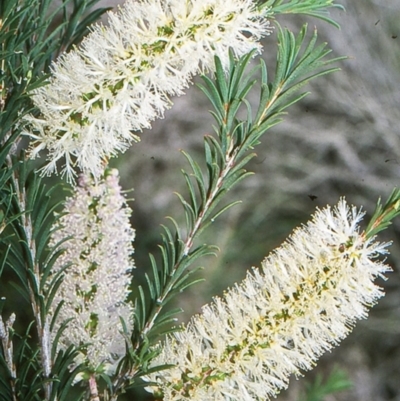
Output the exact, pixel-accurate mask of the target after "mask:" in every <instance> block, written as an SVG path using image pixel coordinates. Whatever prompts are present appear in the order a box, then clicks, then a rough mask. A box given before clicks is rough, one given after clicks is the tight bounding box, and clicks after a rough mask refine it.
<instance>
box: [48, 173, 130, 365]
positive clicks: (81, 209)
mask: <svg viewBox="0 0 400 401" xmlns="http://www.w3.org/2000/svg"><path fill="white" fill-rule="evenodd" d="M118 180H119V177H118V172H117V170H115V169H114V170H110V171H108V172H106V176H105V178H103V179H102V180H101V181H100V182H98V183H97V184H94V182H93V181H92V180H91V179H89V178H87V177H85V176H81V177H80V179H79V185H78V186H77V187H76V188H75V189H74V191H75V192H74V194H73V196H72V197H70V198H68V199H67V200H66V203H65V207H64V211H63V215H62V216H61V217H60V218H59V220H58V223H57V226H56V227H54V228H55V231H54V233H53V235H52V239H51V245H53V246H55V245H57V244H60V243H61V245H60V246H61V247H62V248H63V249H64V252H63V253H62V255H61V256H60V257H59V258H58V259H57V261H56V264H55V266H54V269H53V273H54V274H57V273H58V272H60V270H62V269H65V270H64V272H63V274H64V277H63V280H62V283H61V285H60V288H59V290H58V291H57V293H56V295H55V298H54V301H53V313H54V312H55V310H56V308H57V307H58V305H60V303H61V302H62V306H61V309H60V311H59V314H58V317H57V321H56V326H55V330H53V334H54V336H55V335H56V333H57V331H58V329H59V328H60V327H61V326H62V325H63V323H64V322H66V321H68V324H67V326H66V328H65V330H64V331H63V333H62V336H61V337H60V340H59V344H58V346H59V347H61V348H68V346H70V345H71V344H74V345H76V346H83V348H82V351H81V354H80V357H79V361H76V362H77V363H78V362H80V363H81V362H83V363H85V365H87V366H88V367H89V368H91V369H97V368H99V366H102V365H108V366H109V367H110V366H111V367H112V366H113V365H114V364H115V363H116V362H117V361H118V359H119V358H120V357H121V356H122V355H124V354H125V338H124V336H123V334H122V331H123V330H122V325H121V318H122V319H123V320H124V321H125V323H126V325H127V327H128V330H130V328H131V327H132V326H131V322H132V307H131V306H130V305H129V304H128V303H127V302H126V298H127V295H128V292H129V286H130V283H131V274H130V271H131V269H132V267H133V260H132V254H133V247H132V241H133V240H134V237H135V232H134V230H133V229H132V228H131V226H130V223H129V217H130V215H131V209H130V208H129V207H127V205H126V199H125V198H124V196H123V195H122V194H121V188H120V186H119V184H118Z"/></svg>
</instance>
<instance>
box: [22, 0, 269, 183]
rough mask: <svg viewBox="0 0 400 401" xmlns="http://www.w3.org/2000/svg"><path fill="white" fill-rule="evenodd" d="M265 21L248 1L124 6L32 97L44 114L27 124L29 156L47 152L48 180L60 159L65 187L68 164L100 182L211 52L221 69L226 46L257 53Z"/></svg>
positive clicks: (161, 0)
mask: <svg viewBox="0 0 400 401" xmlns="http://www.w3.org/2000/svg"><path fill="white" fill-rule="evenodd" d="M267 15H268V12H267V10H266V9H265V8H263V9H262V10H259V9H258V8H257V7H256V4H255V2H254V1H253V0H142V1H133V0H128V1H127V2H126V3H125V4H124V5H123V6H122V7H121V8H120V9H119V10H118V11H117V12H115V13H113V12H110V13H109V26H102V25H97V26H95V27H93V28H92V32H91V33H90V34H89V35H88V36H87V37H86V39H84V40H83V42H82V44H81V46H80V47H79V48H78V49H75V50H73V51H71V52H70V53H68V54H65V55H64V56H62V57H61V58H60V59H59V60H58V61H57V62H56V63H54V64H53V66H52V77H51V78H50V82H49V84H48V85H47V86H44V87H41V88H39V89H37V90H36V91H35V92H34V93H33V95H32V99H33V101H34V104H35V105H36V107H37V108H38V109H39V110H40V113H41V115H40V116H39V117H34V116H32V115H29V116H28V117H27V118H26V122H27V126H26V130H25V134H27V135H28V136H30V137H31V138H32V140H33V141H32V144H31V157H32V158H33V157H36V156H37V155H38V153H39V152H40V151H42V150H44V149H47V151H48V156H47V159H48V163H47V165H46V166H45V167H44V169H43V173H45V174H51V173H52V172H55V171H57V163H58V162H59V161H60V160H61V159H63V158H65V165H64V167H63V168H62V173H63V174H66V176H67V179H68V181H70V182H72V181H73V175H74V170H73V167H74V166H78V167H79V168H80V169H81V170H83V172H84V173H91V174H93V175H94V176H95V177H99V176H100V175H101V174H102V172H103V170H104V164H105V163H106V162H107V160H108V159H109V158H110V157H112V156H115V155H116V154H117V153H118V152H123V151H125V150H126V149H127V148H128V147H129V146H130V144H131V143H132V142H133V141H137V140H138V139H139V138H138V136H137V135H135V134H133V132H134V131H141V130H142V129H143V128H149V127H150V122H151V121H152V120H154V119H155V118H159V117H162V116H163V113H164V111H165V110H166V109H167V108H169V107H170V106H171V104H172V102H171V100H170V99H169V97H170V96H173V95H181V94H182V93H183V90H184V89H185V88H186V87H187V86H188V84H189V82H190V80H191V78H192V76H193V75H195V74H197V73H199V72H205V71H208V70H213V68H214V59H213V58H214V56H215V55H218V56H219V57H220V58H221V59H222V63H223V65H224V66H225V67H226V66H227V65H228V53H229V52H228V49H229V48H231V49H232V50H233V52H234V54H235V55H236V56H241V55H243V54H245V53H248V52H250V51H251V50H257V51H258V52H260V51H261V45H260V43H259V40H260V38H261V37H262V36H265V35H268V34H269V33H270V32H271V28H270V26H269V21H268V20H267V19H266V17H267Z"/></svg>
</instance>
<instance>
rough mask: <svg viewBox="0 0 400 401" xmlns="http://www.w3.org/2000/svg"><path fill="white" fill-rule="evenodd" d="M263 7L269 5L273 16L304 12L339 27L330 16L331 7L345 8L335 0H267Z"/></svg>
mask: <svg viewBox="0 0 400 401" xmlns="http://www.w3.org/2000/svg"><path fill="white" fill-rule="evenodd" d="M262 7H268V8H270V10H271V13H272V16H275V15H279V14H304V15H308V16H310V17H316V18H319V19H322V20H324V21H326V22H328V23H330V24H332V25H334V26H336V27H337V28H339V24H338V23H337V22H335V21H334V20H333V19H332V18H331V17H330V16H329V8H338V9H341V10H344V8H343V6H342V5H340V4H337V3H334V1H333V0H266V1H263V2H262Z"/></svg>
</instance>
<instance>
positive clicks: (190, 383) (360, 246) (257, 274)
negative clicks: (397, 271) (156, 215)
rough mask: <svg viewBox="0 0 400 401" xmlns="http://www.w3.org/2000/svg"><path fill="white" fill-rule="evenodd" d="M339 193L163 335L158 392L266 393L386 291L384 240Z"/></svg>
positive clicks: (189, 396) (203, 399) (166, 396)
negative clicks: (258, 263)
mask: <svg viewBox="0 0 400 401" xmlns="http://www.w3.org/2000/svg"><path fill="white" fill-rule="evenodd" d="M362 216H363V213H361V212H360V211H357V210H356V208H355V207H349V206H347V204H346V202H345V200H344V199H341V200H340V202H339V204H338V205H337V206H336V207H335V208H334V209H333V210H332V209H331V208H330V207H327V208H325V209H323V210H318V211H317V212H316V213H315V215H314V216H313V219H312V220H311V221H310V222H308V223H307V224H306V225H304V226H303V227H301V228H298V229H296V230H295V231H294V233H293V234H292V235H291V236H290V237H289V239H288V240H287V241H286V242H285V243H283V244H282V245H281V246H280V247H279V248H278V249H277V250H276V251H275V252H273V253H272V254H271V255H269V256H268V257H267V258H266V259H265V260H264V261H263V262H262V268H261V269H253V271H252V272H251V273H249V274H248V275H247V277H246V278H245V279H244V280H243V282H242V283H241V284H239V285H236V286H235V287H234V288H232V289H229V290H228V291H227V292H226V294H225V295H224V297H223V298H222V299H221V298H215V299H214V300H213V302H212V303H211V304H210V305H206V306H205V307H204V308H203V311H202V314H201V315H198V316H196V317H194V318H193V319H192V320H191V321H190V323H189V324H188V326H187V327H186V329H185V330H184V331H182V332H178V333H176V334H175V335H174V336H170V337H168V338H167V340H166V343H165V344H163V346H162V347H161V348H160V355H159V356H158V357H157V358H156V359H155V360H154V361H153V365H154V366H158V365H162V364H173V365H175V367H173V368H171V369H169V370H162V371H160V372H156V373H153V374H151V375H149V376H148V377H147V379H148V380H151V381H153V382H156V383H158V388H157V387H149V388H148V389H149V391H152V392H156V393H162V394H163V400H164V401H178V400H179V401H184V400H188V401H189V400H191V401H222V400H223V401H227V400H232V401H233V400H246V401H252V400H257V401H259V400H269V399H270V398H271V397H275V396H276V395H277V394H278V393H279V391H280V390H281V389H283V388H286V387H287V385H288V380H289V377H290V376H291V375H292V374H295V375H298V374H300V372H301V370H308V369H311V368H312V367H313V366H314V365H315V361H316V360H317V359H318V358H319V357H320V356H321V354H322V353H323V352H325V351H327V350H329V349H331V348H332V347H333V346H335V345H337V344H338V343H339V341H340V340H341V339H343V338H344V337H345V336H347V335H348V333H349V332H350V331H351V329H352V327H353V326H354V324H355V322H356V320H357V319H361V318H365V317H366V316H367V313H368V308H370V307H371V306H372V305H373V304H374V303H375V302H376V300H377V299H378V298H380V297H381V296H382V295H383V292H382V290H381V288H379V287H378V286H376V285H375V284H374V279H375V278H377V277H382V275H383V273H385V272H387V271H390V270H391V269H390V267H388V266H387V265H385V264H383V263H381V262H379V261H378V260H376V258H377V256H379V255H382V254H386V253H387V250H386V248H387V247H388V245H389V244H381V243H378V242H375V241H374V239H373V238H372V239H366V237H365V234H364V233H362V232H360V229H359V226H358V224H359V222H360V220H361V219H362Z"/></svg>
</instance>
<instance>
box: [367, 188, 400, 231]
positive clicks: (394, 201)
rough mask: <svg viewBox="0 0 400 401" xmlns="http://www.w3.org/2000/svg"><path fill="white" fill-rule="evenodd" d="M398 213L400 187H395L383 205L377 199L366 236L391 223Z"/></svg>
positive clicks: (399, 209) (399, 208) (399, 212)
mask: <svg viewBox="0 0 400 401" xmlns="http://www.w3.org/2000/svg"><path fill="white" fill-rule="evenodd" d="M398 215H400V189H399V188H395V189H394V190H393V192H392V193H391V195H390V196H389V198H388V200H387V201H386V203H385V204H384V205H382V203H381V199H380V198H379V199H378V202H377V204H376V208H375V211H374V214H373V215H372V218H371V220H370V222H369V224H368V227H367V229H366V230H365V231H366V235H367V238H371V237H373V236H374V235H376V234H378V233H379V232H380V231H382V230H385V229H386V228H388V227H389V226H390V225H391V224H392V220H393V219H394V218H395V217H397V216H398Z"/></svg>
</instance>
